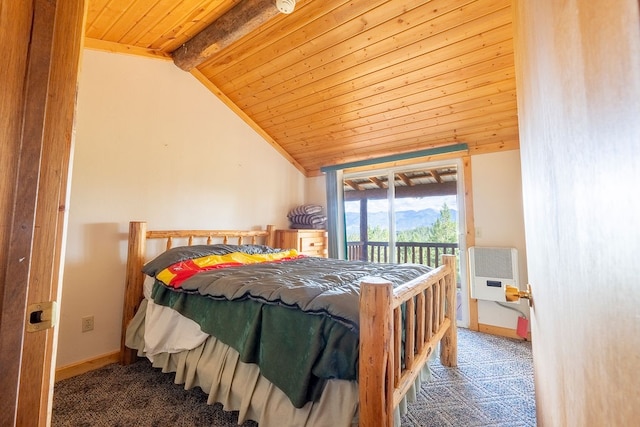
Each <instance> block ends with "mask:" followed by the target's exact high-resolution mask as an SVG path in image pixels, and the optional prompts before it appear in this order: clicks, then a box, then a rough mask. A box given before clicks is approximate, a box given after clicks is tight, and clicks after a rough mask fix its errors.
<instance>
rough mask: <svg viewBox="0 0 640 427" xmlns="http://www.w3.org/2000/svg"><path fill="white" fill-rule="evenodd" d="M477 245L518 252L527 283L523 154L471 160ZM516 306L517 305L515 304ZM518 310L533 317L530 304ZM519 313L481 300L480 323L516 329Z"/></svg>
mask: <svg viewBox="0 0 640 427" xmlns="http://www.w3.org/2000/svg"><path fill="white" fill-rule="evenodd" d="M471 171H472V172H471V173H472V185H473V215H474V221H475V227H476V246H489V247H513V248H516V249H517V250H518V270H519V273H520V274H519V276H520V277H519V280H520V287H521V288H522V289H524V288H525V287H524V285H526V283H527V262H526V248H525V234H524V214H523V209H522V176H521V171H520V151H519V150H512V151H505V152H498V153H491V154H482V155H477V156H473V157H472V158H471ZM511 306H513V305H511ZM515 308H517V309H519V310H521V311H523V312H524V313H525V314H526V315H527V316H528V315H529V305H528V303H527V301H520V304H516V305H515ZM518 316H519V314H518V313H517V312H515V311H512V310H509V309H506V308H502V307H500V306H499V305H498V304H496V303H495V302H491V301H482V300H478V323H480V324H485V325H492V326H499V327H503V328H509V329H515V328H516V325H517V318H518Z"/></svg>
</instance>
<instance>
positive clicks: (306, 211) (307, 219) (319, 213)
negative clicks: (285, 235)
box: [287, 204, 327, 229]
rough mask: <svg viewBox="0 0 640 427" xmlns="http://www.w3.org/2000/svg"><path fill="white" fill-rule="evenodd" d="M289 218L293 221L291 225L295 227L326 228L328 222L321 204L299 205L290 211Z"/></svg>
mask: <svg viewBox="0 0 640 427" xmlns="http://www.w3.org/2000/svg"><path fill="white" fill-rule="evenodd" d="M287 218H289V221H290V222H291V225H290V227H291V228H295V229H300V228H302V229H304V228H313V229H324V228H325V226H326V224H327V217H326V215H325V214H324V209H323V208H322V206H320V205H313V204H309V205H302V206H297V207H295V208H293V209H291V210H290V211H289V213H288V214H287Z"/></svg>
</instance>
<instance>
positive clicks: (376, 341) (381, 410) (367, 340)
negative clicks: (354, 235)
mask: <svg viewBox="0 0 640 427" xmlns="http://www.w3.org/2000/svg"><path fill="white" fill-rule="evenodd" d="M392 297H393V287H392V285H391V284H390V283H388V282H382V281H380V282H374V281H371V282H368V283H364V282H363V283H362V284H361V287H360V358H359V373H358V376H359V379H358V381H359V383H360V384H359V389H360V392H359V393H360V421H359V425H360V426H361V427H374V426H375V427H391V426H393V390H394V385H393V384H391V382H392V381H393V379H392V376H391V373H392V366H393V352H392V351H389V349H390V348H391V340H392V337H393V324H392V319H393V317H392V316H393V315H392V311H393V310H392V301H393V300H392Z"/></svg>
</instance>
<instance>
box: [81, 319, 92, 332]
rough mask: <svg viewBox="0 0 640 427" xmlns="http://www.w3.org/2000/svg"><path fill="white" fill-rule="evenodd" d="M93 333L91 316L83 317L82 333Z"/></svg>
mask: <svg viewBox="0 0 640 427" xmlns="http://www.w3.org/2000/svg"><path fill="white" fill-rule="evenodd" d="M89 331H93V316H85V317H83V318H82V332H89Z"/></svg>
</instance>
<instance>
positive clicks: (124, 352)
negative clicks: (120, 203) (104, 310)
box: [120, 221, 275, 365]
mask: <svg viewBox="0 0 640 427" xmlns="http://www.w3.org/2000/svg"><path fill="white" fill-rule="evenodd" d="M152 239H156V240H157V239H165V240H166V246H165V247H166V249H171V248H172V247H173V245H174V240H178V239H180V240H184V243H182V242H180V244H181V245H187V246H191V245H192V244H194V242H197V241H199V240H202V241H203V242H206V243H207V244H213V243H225V244H227V243H228V244H238V245H242V244H254V245H255V244H258V243H262V244H265V245H267V246H272V247H273V245H274V244H275V226H273V225H268V226H267V228H266V229H264V230H147V223H146V222H144V221H131V222H130V223H129V245H128V250H127V270H126V282H125V290H124V292H125V297H124V306H123V310H122V338H121V342H120V363H122V364H125V365H127V364H130V363H132V362H133V361H134V360H135V359H136V352H135V350H131V349H129V348H127V347H126V346H125V337H126V329H127V326H128V325H129V322H130V321H131V319H133V316H134V315H135V314H136V311H137V310H138V307H139V306H140V302H141V301H142V299H143V298H144V296H143V283H144V273H143V272H142V266H143V265H144V264H145V262H146V261H147V259H146V257H147V240H152ZM205 239H206V240H205Z"/></svg>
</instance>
